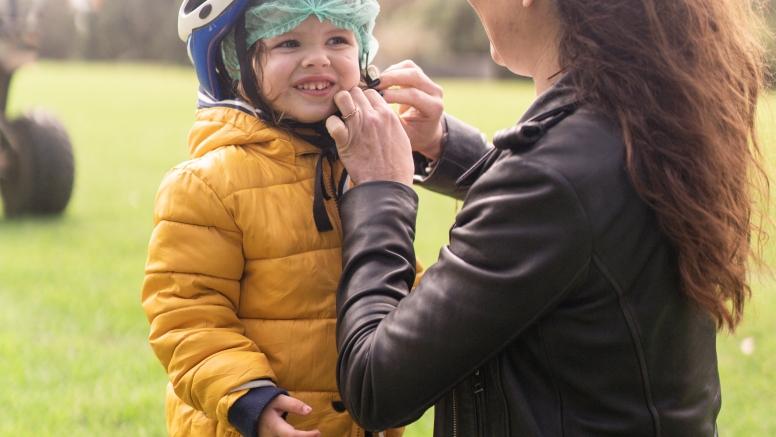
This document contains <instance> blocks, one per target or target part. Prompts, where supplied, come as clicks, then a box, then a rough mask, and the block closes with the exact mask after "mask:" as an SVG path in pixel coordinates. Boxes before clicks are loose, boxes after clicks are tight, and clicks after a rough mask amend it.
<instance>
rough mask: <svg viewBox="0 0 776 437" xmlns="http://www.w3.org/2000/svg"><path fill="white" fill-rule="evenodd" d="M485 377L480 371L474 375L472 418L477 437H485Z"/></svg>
mask: <svg viewBox="0 0 776 437" xmlns="http://www.w3.org/2000/svg"><path fill="white" fill-rule="evenodd" d="M484 397H485V375H484V374H483V372H482V371H481V370H478V371H477V372H475V373H474V407H475V410H474V418H475V426H476V427H477V437H487V435H486V434H485V419H486V418H485V411H484V406H485V405H484V403H485V399H483V398H484Z"/></svg>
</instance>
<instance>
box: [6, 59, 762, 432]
mask: <svg viewBox="0 0 776 437" xmlns="http://www.w3.org/2000/svg"><path fill="white" fill-rule="evenodd" d="M443 85H444V87H445V90H446V94H445V104H446V107H447V110H448V112H450V113H451V114H454V115H456V116H457V117H458V118H460V119H462V120H464V121H466V122H469V123H471V124H474V125H476V126H478V127H480V128H481V129H482V130H483V131H484V132H486V133H488V134H489V135H492V134H493V132H495V131H496V130H497V129H499V128H502V127H506V126H508V125H510V124H513V123H514V122H515V121H516V120H517V119H518V118H519V116H520V114H521V112H522V111H523V109H524V108H526V107H527V106H528V104H530V102H531V100H532V94H533V90H532V88H531V87H530V86H529V85H527V84H525V83H523V82H509V83H482V82H462V81H456V82H452V81H445V82H443ZM195 91H196V81H195V78H194V75H193V71H192V70H189V69H185V68H172V67H159V66H149V65H100V64H97V65H92V64H57V63H42V64H39V65H34V66H30V67H27V68H25V69H23V70H22V71H20V72H19V74H18V75H17V77H16V79H15V82H14V84H13V89H12V93H11V99H10V112H11V113H14V114H18V113H20V112H22V111H23V110H25V109H28V108H32V107H36V106H43V107H45V108H48V109H50V110H51V111H52V112H54V113H55V114H57V115H58V116H59V118H60V119H61V120H62V121H63V123H64V124H65V125H66V126H67V128H68V130H69V132H70V135H71V137H72V140H73V143H74V147H75V150H76V172H77V175H76V186H75V191H74V195H73V199H72V201H71V204H70V206H69V207H68V209H67V211H66V213H65V215H64V216H63V217H61V218H58V219H26V220H0V301H1V302H2V306H1V307H0V387H1V388H0V436H37V437H47V436H110V437H114V436H116V437H118V436H163V435H166V434H165V429H164V406H163V397H164V386H165V384H166V375H165V373H164V372H163V370H162V367H161V365H159V363H158V361H157V360H156V358H155V357H154V356H153V354H152V353H151V350H150V348H149V346H148V344H147V342H146V336H147V333H148V322H147V321H146V319H145V316H144V314H143V312H142V310H141V308H140V286H141V282H142V279H143V268H144V263H145V257H146V245H147V242H148V238H149V236H150V234H151V230H152V225H153V223H152V217H153V216H152V213H153V201H154V196H155V193H156V189H157V187H158V185H159V182H160V181H161V179H162V177H163V175H164V174H165V172H166V171H167V170H168V169H169V168H170V167H172V166H173V165H175V164H177V163H179V162H181V161H183V160H185V159H187V155H186V153H187V152H186V147H185V141H186V135H187V133H188V129H189V127H190V125H191V122H192V120H193V115H194V104H195V98H196V97H195V94H196V93H195ZM768 128H769V129H768V132H767V139H768V141H769V142H770V143H769V146H770V147H776V145H774V144H773V136H774V131H773V129H772V127H771V126H770V125H769V126H768ZM419 191H420V194H421V206H420V218H419V223H418V241H417V249H418V254H419V256H420V257H421V259H424V260H427V261H433V260H434V259H436V254H437V251H438V249H439V247H440V246H441V245H443V244H445V242H446V239H447V231H448V227H449V226H450V224H451V223H452V220H453V217H454V214H455V208H456V204H455V202H453V201H452V200H449V199H446V198H442V197H439V196H436V195H432V194H430V193H428V192H424V191H423V190H419ZM771 259H774V258H773V257H772V256H769V260H771ZM773 287H774V284H773V282H772V281H770V280H769V281H763V282H760V281H759V280H758V281H755V283H754V289H755V297H754V299H753V301H752V303H751V304H750V306H749V309H748V311H749V313H748V318H747V321H746V323H745V324H744V325H743V326H742V327H741V328H740V329H739V331H738V332H737V334H736V335H728V334H722V335H720V337H719V340H718V347H719V357H720V358H719V362H720V374H721V378H722V386H723V409H722V413H721V416H720V418H719V427H720V435H723V436H726V437H731V436H738V437H771V436H776V414H774V412H775V411H776V334H774V333H776V317H774V316H773V314H776V297H774V293H773ZM745 339H746V340H745ZM750 339H751V340H750ZM742 342H744V343H746V344H750V343H753V344H754V350H753V352H752V353H751V354H744V353H743V352H742V348H741V347H740V346H741V344H742ZM744 349H746V348H744ZM430 431H431V418H430V416H429V415H426V416H425V417H424V418H423V419H421V420H420V421H419V422H418V423H416V424H414V425H412V426H411V427H409V429H408V433H407V435H408V437H420V436H424V437H425V436H430V435H431V433H430Z"/></svg>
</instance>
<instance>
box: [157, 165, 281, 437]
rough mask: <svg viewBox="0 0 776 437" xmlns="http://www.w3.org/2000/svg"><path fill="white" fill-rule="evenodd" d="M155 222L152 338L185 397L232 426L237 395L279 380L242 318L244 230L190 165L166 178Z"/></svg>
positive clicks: (159, 356) (176, 169)
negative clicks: (246, 386)
mask: <svg viewBox="0 0 776 437" xmlns="http://www.w3.org/2000/svg"><path fill="white" fill-rule="evenodd" d="M154 221H155V228H154V231H153V234H152V237H151V242H150V243H149V248H148V262H147V265H146V277H145V281H144V283H143V293H142V303H143V309H144V310H145V313H146V316H147V317H148V320H149V322H150V323H151V333H150V336H149V342H150V343H151V347H152V349H153V351H154V353H155V354H156V356H157V357H158V358H159V361H161V363H162V365H163V366H164V368H165V370H166V371H167V374H168V375H169V378H170V381H171V382H172V385H173V388H174V390H175V393H176V394H177V395H178V397H180V398H181V400H183V401H184V402H185V403H186V404H188V405H190V406H191V407H193V408H195V409H197V410H200V411H204V412H205V413H206V414H207V415H208V417H210V418H211V419H217V420H218V421H219V422H221V423H222V424H223V425H224V426H227V427H228V428H231V427H230V426H229V424H228V419H227V416H228V410H229V407H230V406H231V404H233V403H234V402H235V401H236V400H237V399H238V398H239V396H235V394H236V393H232V394H231V395H230V394H229V393H230V392H231V391H234V389H235V388H236V387H238V386H240V385H242V384H244V383H247V382H250V381H253V380H257V379H272V380H274V374H273V372H272V369H271V368H270V366H269V363H268V362H267V359H266V357H265V356H264V355H263V354H262V353H261V351H259V349H258V348H257V346H256V345H255V344H254V343H253V342H252V341H251V340H249V339H248V338H247V337H245V336H244V335H243V333H244V327H243V325H242V323H241V322H240V320H239V319H238V317H237V311H238V308H239V305H240V278H241V277H242V274H243V269H244V263H245V260H244V257H243V250H242V234H241V232H240V229H239V228H238V226H237V225H236V224H235V222H234V220H233V218H232V216H231V215H230V214H229V212H228V211H227V208H226V207H225V206H224V204H223V203H222V199H221V198H219V196H218V195H217V193H216V192H215V191H214V190H213V189H211V187H210V186H209V184H207V183H206V182H205V181H203V180H202V179H201V178H200V177H199V176H198V175H197V174H196V173H195V172H193V171H191V170H189V169H188V168H187V167H186V166H182V167H177V168H175V169H173V170H172V171H170V173H168V175H167V176H166V177H165V179H164V181H163V182H162V185H161V188H160V189H159V193H158V195H157V199H156V208H155V217H154ZM242 393H244V391H243V392H242ZM237 394H239V392H238V393H237Z"/></svg>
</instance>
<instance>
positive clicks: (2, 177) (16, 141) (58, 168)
mask: <svg viewBox="0 0 776 437" xmlns="http://www.w3.org/2000/svg"><path fill="white" fill-rule="evenodd" d="M0 1H2V0H0ZM20 3H21V4H20ZM42 4H43V1H40V0H33V1H28V2H18V1H16V0H8V1H6V4H5V5H4V6H6V7H7V10H5V11H0V193H1V194H2V198H3V210H4V213H5V216H6V217H17V216H22V215H55V214H59V213H61V212H62V211H64V209H65V207H66V206H67V203H68V202H69V200H70V194H71V193H72V190H73V179H74V175H75V165H74V160H73V148H72V145H71V143H70V138H69V137H68V135H67V131H66V130H65V128H64V127H63V126H62V124H61V123H60V122H59V121H57V119H56V118H54V117H53V116H52V115H50V114H48V113H47V112H45V111H42V110H40V109H36V110H33V111H31V112H28V113H26V114H24V115H22V116H20V117H19V118H16V119H14V120H8V119H7V118H6V116H5V109H6V103H7V99H8V89H9V86H10V84H11V78H12V76H13V73H14V72H15V71H16V70H17V69H18V68H19V67H21V66H22V65H25V64H28V63H30V62H33V61H35V60H36V59H37V54H38V50H37V48H38V46H37V39H38V29H37V27H38V25H37V23H38V14H39V11H40V10H41V7H42Z"/></svg>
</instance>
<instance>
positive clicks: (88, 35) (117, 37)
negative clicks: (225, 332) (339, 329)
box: [0, 0, 776, 76]
mask: <svg viewBox="0 0 776 437" xmlns="http://www.w3.org/2000/svg"><path fill="white" fill-rule="evenodd" d="M21 1H33V0H21ZM45 1H46V2H47V3H46V7H45V8H44V10H43V13H42V17H41V55H42V56H43V57H49V58H60V59H62V58H64V59H67V58H74V57H80V58H86V59H102V60H110V59H138V60H149V61H163V62H174V63H183V64H188V57H187V55H186V48H185V46H184V44H183V43H182V42H181V41H180V40H179V39H178V36H177V26H176V20H177V13H178V8H179V7H180V3H181V1H182V0H104V1H103V0H45ZM3 2H4V0H0V4H2V3H3ZM99 3H102V7H101V8H98V9H99V11H98V12H84V5H91V7H94V6H98V5H99ZM761 3H762V6H763V9H762V13H763V17H764V19H765V20H764V21H765V23H767V25H768V27H769V28H770V29H771V31H775V30H776V13H775V12H774V10H776V0H762V2H761ZM380 5H381V8H382V12H381V14H380V16H379V17H378V19H377V27H376V28H375V35H376V36H377V39H378V40H379V41H380V47H381V48H380V52H379V53H378V58H377V62H378V65H379V64H383V65H387V64H390V63H395V62H398V61H400V60H402V59H407V58H410V59H414V60H416V61H417V62H418V63H420V64H421V65H422V66H424V68H426V67H425V66H426V65H428V66H430V67H431V68H430V69H433V66H442V68H440V69H438V70H437V74H440V72H441V74H445V73H444V72H445V71H447V72H451V73H454V72H455V71H460V72H461V73H462V74H473V75H478V74H482V72H483V71H486V72H489V73H488V74H489V75H496V76H509V75H510V74H509V73H508V72H506V70H505V69H501V68H498V67H496V66H495V65H494V64H493V62H492V61H490V60H489V44H488V38H487V35H486V34H485V30H484V29H483V27H482V24H481V23H480V21H479V18H478V17H477V14H476V13H475V12H474V10H473V9H472V8H471V6H470V5H469V4H468V2H467V0H381V1H380ZM76 11H78V13H79V14H80V16H79V19H78V20H76V19H75V18H74V17H75V15H76V14H75V12H76ZM764 39H765V41H766V44H767V46H768V51H769V54H771V55H772V56H773V55H774V53H775V52H776V42H774V39H773V34H769V35H766V36H765V38H764ZM480 67H481V68H480ZM771 70H772V71H773V72H774V73H776V65H775V64H773V63H772V66H771Z"/></svg>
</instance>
